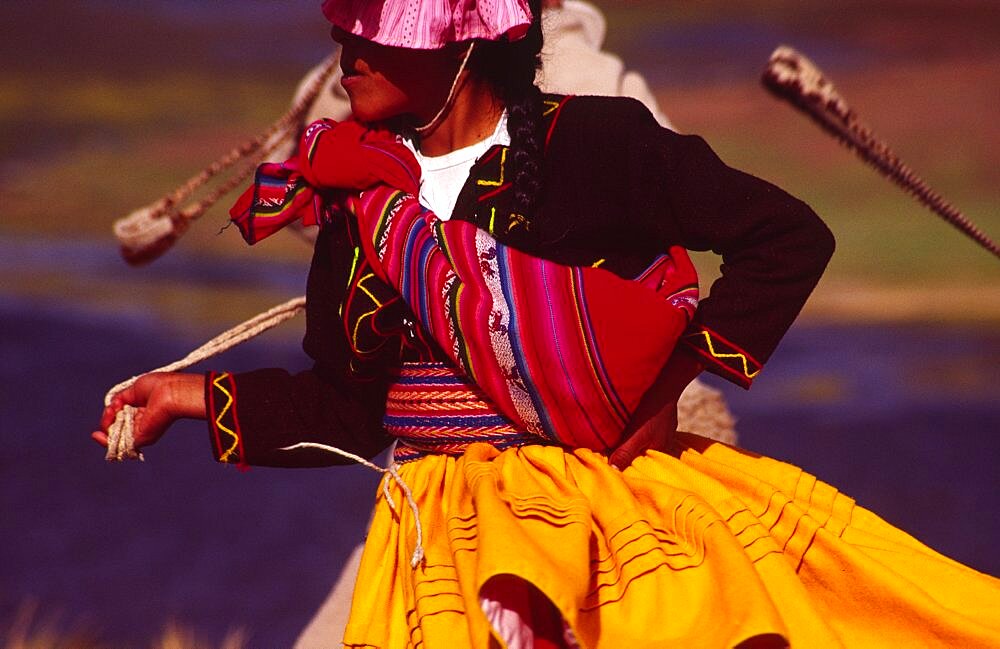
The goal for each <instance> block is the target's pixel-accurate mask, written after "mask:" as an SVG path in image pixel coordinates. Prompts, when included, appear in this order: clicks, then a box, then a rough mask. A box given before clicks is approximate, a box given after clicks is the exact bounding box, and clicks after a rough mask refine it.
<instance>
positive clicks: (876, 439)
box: [0, 298, 1000, 647]
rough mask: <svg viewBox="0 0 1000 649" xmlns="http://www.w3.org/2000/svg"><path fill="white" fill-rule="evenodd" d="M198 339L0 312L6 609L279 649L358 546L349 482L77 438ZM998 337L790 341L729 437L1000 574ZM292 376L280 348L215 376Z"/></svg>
mask: <svg viewBox="0 0 1000 649" xmlns="http://www.w3.org/2000/svg"><path fill="white" fill-rule="evenodd" d="M199 342H201V341H200V340H198V339H196V336H194V335H193V334H191V333H183V332H179V331H177V330H174V329H168V328H166V327H165V326H164V325H162V324H157V323H156V322H155V321H153V320H152V319H149V318H145V317H143V316H141V315H131V316H127V317H123V316H107V315H99V314H96V313H94V312H92V311H90V310H85V309H79V308H73V307H57V306H52V305H51V304H47V303H44V302H28V301H25V300H15V299H12V298H2V299H0V358H2V361H3V362H2V363H0V408H2V412H3V420H2V422H3V423H2V430H0V441H2V443H3V448H4V453H3V454H0V473H2V475H3V490H2V495H0V509H2V512H3V514H2V517H0V538H3V539H4V560H3V561H2V562H0V583H2V584H3V588H2V589H0V611H4V615H5V616H6V615H8V614H9V612H10V611H13V610H15V609H16V608H17V607H18V606H19V605H21V603H23V602H24V601H27V600H28V599H30V598H37V599H38V601H40V602H42V603H44V606H45V609H46V611H50V612H58V613H59V614H61V615H62V616H63V619H65V620H68V621H72V622H81V621H82V622H83V623H85V624H87V625H89V626H90V627H91V628H94V629H97V630H99V631H100V632H101V633H102V634H103V637H104V638H106V639H107V640H109V641H112V642H116V643H117V642H121V643H123V644H125V645H126V646H136V645H145V644H146V643H147V642H148V639H149V638H150V637H151V636H152V635H155V634H156V633H157V632H158V630H159V629H161V628H162V627H163V624H164V622H165V621H166V620H168V619H170V618H176V619H177V620H179V621H181V622H182V623H183V624H185V625H187V626H190V627H193V628H195V629H196V630H197V631H199V632H200V633H202V634H203V635H204V636H205V637H207V638H209V639H213V640H215V641H218V640H219V639H220V638H221V637H222V636H223V635H224V634H225V632H226V631H227V630H228V629H230V628H233V627H242V628H245V629H247V630H248V631H249V632H250V633H251V634H252V635H251V645H252V646H262V647H279V646H288V645H289V644H290V643H291V641H292V640H293V639H294V637H295V636H296V634H297V632H298V631H299V630H300V629H301V628H302V627H303V626H304V625H305V623H306V622H307V620H308V619H309V617H310V615H311V614H312V613H313V612H314V610H315V609H316V608H317V607H318V605H319V604H320V602H321V601H322V599H323V598H324V596H325V594H326V592H327V590H328V588H329V587H330V585H331V584H332V583H333V580H334V577H335V575H336V574H337V570H338V565H339V562H340V561H341V560H342V558H343V557H344V556H345V555H346V553H347V551H348V549H349V548H350V547H351V546H352V544H353V543H355V542H356V541H357V540H358V539H359V538H360V537H361V535H362V530H363V525H364V522H365V520H366V518H367V513H368V505H369V502H370V500H371V495H372V493H373V489H374V485H375V477H374V474H369V473H367V470H364V469H360V468H336V469H328V470H268V469H253V470H251V471H250V472H248V473H240V472H238V471H236V470H234V469H232V468H230V467H222V466H219V465H217V464H215V463H214V462H213V461H212V460H211V458H210V455H209V450H208V441H207V433H206V431H205V428H204V426H203V425H202V424H198V423H194V422H187V423H185V424H184V425H180V426H178V427H177V428H175V429H174V430H173V431H172V432H171V433H170V434H169V435H168V436H167V437H166V438H165V439H164V440H163V441H162V442H161V443H160V444H158V445H157V446H156V447H154V448H152V449H150V450H149V452H148V454H147V455H148V461H147V462H145V463H144V464H126V465H113V466H112V465H107V464H105V463H104V461H103V459H102V453H101V450H100V449H99V448H97V447H96V446H95V445H93V443H92V442H91V441H90V440H89V439H88V433H89V431H90V430H91V429H92V427H93V425H94V423H95V421H96V419H97V416H98V414H99V411H100V409H101V403H100V402H101V398H102V396H103V392H104V390H105V389H107V388H108V387H110V386H111V385H113V384H115V383H116V382H118V381H119V380H121V379H122V378H125V377H127V376H130V375H132V374H135V373H138V372H142V371H144V370H146V369H149V368H151V367H156V366H159V365H161V364H163V363H165V362H168V361H169V360H173V359H174V358H176V357H180V356H181V355H183V354H184V353H186V352H187V351H188V350H189V349H190V348H191V347H193V346H194V345H196V344H197V343H199ZM998 360H1000V332H997V331H985V330H977V329H969V328H960V327H930V326H925V327H903V328H895V329H892V328H862V327H809V326H798V327H796V328H794V329H793V330H792V331H791V332H790V333H789V335H788V337H787V338H786V339H785V341H784V342H783V344H782V347H781V348H780V349H779V351H778V353H777V354H776V355H775V357H774V358H773V359H772V362H771V363H770V365H769V368H768V370H767V372H766V373H765V374H764V375H762V377H761V378H760V379H759V381H758V384H757V385H756V386H755V387H754V389H753V391H752V392H749V393H744V392H742V391H740V390H738V389H735V388H734V389H728V388H726V391H727V397H728V398H729V400H730V403H731V404H732V406H733V409H734V410H735V411H736V413H737V415H738V416H739V418H740V421H739V430H740V434H741V436H742V442H743V445H744V446H745V447H747V448H749V449H752V450H754V451H757V452H762V453H765V454H768V455H772V456H775V457H778V458H781V459H786V460H789V461H792V462H794V463H796V464H799V465H801V466H803V467H804V468H805V469H807V470H808V471H810V472H812V473H815V474H817V475H818V476H820V477H821V478H822V479H824V480H827V481H829V482H832V483H833V484H835V485H837V486H838V487H840V488H841V489H842V490H843V491H845V492H847V493H849V494H851V495H853V496H854V497H856V498H857V499H858V500H859V502H860V503H861V504H863V505H865V506H868V507H870V508H872V509H874V510H875V511H877V512H879V513H880V514H882V515H883V516H884V517H885V518H887V519H888V520H889V521H890V522H892V523H894V524H896V525H898V526H900V527H902V528H903V529H905V530H907V531H910V532H911V533H913V534H915V535H916V536H918V537H919V538H921V539H922V540H924V541H925V542H927V543H929V544H930V545H931V546H933V547H935V548H936V549H938V550H941V551H943V552H945V553H946V554H949V555H951V556H953V557H955V558H957V559H959V560H961V561H963V562H966V563H969V564H971V565H973V566H975V567H977V568H978V569H980V570H984V571H987V572H990V573H992V574H997V573H1000V560H998V557H997V554H996V552H995V551H994V549H993V546H994V544H995V543H996V541H997V540H998V539H1000V523H998V521H997V518H996V516H995V512H996V511H997V510H998V509H1000V490H998V489H997V487H998V486H1000V485H998V479H997V471H996V465H997V462H998V460H1000V436H998V435H997V433H998V432H1000V408H998V407H997V405H996V404H997V403H1000V362H998ZM263 365H279V366H286V367H290V368H293V369H294V368H296V367H302V366H304V365H305V359H304V358H303V357H302V356H301V353H300V352H299V350H298V348H297V345H296V344H294V343H289V342H282V341H281V337H280V336H278V337H277V338H275V337H270V338H268V339H267V340H265V341H260V342H255V343H251V344H250V345H248V346H247V347H245V348H244V349H241V350H239V351H235V352H230V353H229V355H228V356H225V357H223V358H220V359H218V360H217V361H215V362H213V366H215V367H225V368H231V369H242V368H250V367H257V366H263Z"/></svg>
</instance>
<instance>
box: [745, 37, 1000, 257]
mask: <svg viewBox="0 0 1000 649" xmlns="http://www.w3.org/2000/svg"><path fill="white" fill-rule="evenodd" d="M761 82H762V83H763V84H764V86H765V87H766V88H767V89H768V90H769V91H770V92H771V93H772V94H774V95H775V96H776V97H778V98H779V99H784V100H785V101H788V102H789V103H791V104H792V105H793V106H795V107H796V108H798V109H799V110H801V111H802V112H804V113H806V114H807V115H808V116H809V117H811V118H812V119H813V120H814V121H815V122H816V123H817V124H819V125H820V126H821V127H822V128H823V130H825V131H826V132H828V133H830V134H831V135H833V136H834V137H836V138H837V139H839V140H840V141H841V142H842V143H843V144H844V145H846V146H847V147H848V148H849V149H853V150H854V151H855V152H856V153H857V154H858V155H859V156H860V157H861V159H862V160H864V161H865V162H867V163H868V164H870V165H872V166H873V167H875V168H876V169H877V170H878V171H879V173H881V174H882V175H884V176H886V177H887V178H888V179H889V180H891V181H892V182H894V183H896V184H897V185H899V186H900V187H902V188H903V189H904V190H905V191H906V192H908V193H910V194H912V195H913V196H914V197H916V198H917V200H919V201H920V202H921V203H923V204H924V205H926V206H927V207H929V208H930V209H931V211H933V212H934V213H935V214H937V215H938V216H940V217H941V218H943V219H944V220H945V221H947V222H948V223H951V224H952V225H953V226H955V227H956V228H958V229H959V230H961V231H962V232H963V233H964V234H966V235H967V236H969V237H971V238H972V239H973V240H974V241H976V243H978V244H979V245H981V246H982V247H983V248H986V249H987V250H988V251H990V252H991V253H993V255H995V256H996V257H1000V246H998V245H997V244H996V242H994V241H993V240H992V239H990V238H989V237H988V236H986V234H985V233H984V232H983V231H982V230H980V229H979V228H978V227H977V226H976V225H975V224H974V223H973V222H972V221H971V220H970V219H969V218H968V217H966V216H965V215H964V214H962V213H961V212H960V211H959V210H958V209H956V208H955V207H954V206H952V205H951V204H950V203H948V202H947V201H946V200H945V199H944V198H942V197H941V195H940V194H938V193H937V192H935V191H934V190H932V189H931V188H930V187H929V186H928V185H927V183H925V182H924V181H923V180H921V179H920V178H919V177H918V176H917V174H916V173H914V172H913V170H912V169H910V167H908V166H907V165H906V164H904V163H903V161H902V160H900V159H899V156H897V155H896V153H895V152H894V151H893V150H892V149H890V148H889V146H888V145H887V144H885V142H883V141H882V140H880V139H879V138H877V137H876V136H875V134H874V133H873V132H872V131H871V129H869V128H868V127H867V126H865V125H864V124H862V123H861V120H860V119H858V116H857V114H856V113H855V112H854V110H853V109H851V107H850V106H848V105H847V102H846V101H845V100H844V98H843V97H841V96H840V94H839V93H838V92H837V89H836V88H834V86H833V83H831V82H830V80H829V79H827V78H826V77H825V76H823V73H822V71H820V69H819V68H818V67H816V65H815V64H814V63H813V62H812V61H810V60H809V59H807V58H806V57H804V56H803V55H802V54H800V53H798V52H797V51H795V50H794V49H792V48H791V47H788V46H785V45H783V46H781V47H779V48H778V49H776V50H775V51H774V53H773V54H771V60H770V61H769V63H768V65H767V68H766V69H765V70H764V74H763V76H762V77H761Z"/></svg>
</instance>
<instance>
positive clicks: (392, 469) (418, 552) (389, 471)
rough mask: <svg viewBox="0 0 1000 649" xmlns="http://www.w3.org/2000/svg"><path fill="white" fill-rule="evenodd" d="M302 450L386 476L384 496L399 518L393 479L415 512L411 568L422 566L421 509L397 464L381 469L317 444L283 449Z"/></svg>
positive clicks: (422, 531)
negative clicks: (391, 487) (335, 457)
mask: <svg viewBox="0 0 1000 649" xmlns="http://www.w3.org/2000/svg"><path fill="white" fill-rule="evenodd" d="M302 448H313V449H318V450H321V451H327V452H329V453H335V454H337V455H340V456H342V457H345V458H347V459H349V460H353V461H354V462H357V463H358V464H360V465H361V466H365V467H368V468H369V469H372V470H373V471H378V472H379V473H381V474H383V475H384V476H385V480H384V481H383V482H382V494H383V495H384V496H385V500H386V502H387V503H389V507H390V508H391V509H392V511H393V513H395V514H396V515H397V516H398V515H399V514H398V512H397V511H396V502H395V501H394V500H393V499H392V494H390V493H389V479H390V478H391V479H392V480H393V482H395V483H396V484H397V485H398V486H399V488H400V490H401V491H402V492H403V495H405V496H406V502H407V503H408V504H409V505H410V511H412V512H413V520H414V524H415V527H416V530H417V545H416V547H415V548H414V549H413V555H412V556H411V557H410V567H412V568H416V567H417V566H419V565H420V562H421V561H423V560H424V530H423V526H422V525H421V524H420V508H419V507H417V501H416V499H415V498H414V497H413V491H412V490H411V489H410V487H409V485H407V484H406V482H405V481H404V480H403V478H402V477H401V476H400V475H399V467H398V465H397V464H395V463H393V464H390V465H389V466H388V467H381V466H379V465H377V464H373V463H371V462H369V461H368V460H366V459H364V458H363V457H361V456H360V455H355V454H354V453H349V452H347V451H345V450H343V449H339V448H337V447H336V446H328V445H327V444H319V443H317V442H299V443H298V444H292V445H291V446H285V447H282V448H281V449H280V450H282V451H294V450H297V449H302Z"/></svg>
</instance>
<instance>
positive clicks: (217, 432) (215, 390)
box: [208, 372, 246, 465]
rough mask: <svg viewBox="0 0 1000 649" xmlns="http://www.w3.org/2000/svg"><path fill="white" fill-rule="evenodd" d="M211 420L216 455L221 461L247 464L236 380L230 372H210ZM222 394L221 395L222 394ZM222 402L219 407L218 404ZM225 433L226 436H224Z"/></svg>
mask: <svg viewBox="0 0 1000 649" xmlns="http://www.w3.org/2000/svg"><path fill="white" fill-rule="evenodd" d="M208 378H209V385H210V386H211V391H210V397H209V401H210V403H209V409H210V411H211V417H210V420H211V422H212V431H213V433H214V436H213V441H214V442H215V451H216V456H217V458H218V460H219V462H226V463H228V464H241V465H242V464H245V463H246V462H245V454H244V452H243V438H242V434H241V432H240V422H239V418H238V417H237V416H236V381H235V380H234V379H233V375H232V374H230V373H229V372H223V373H221V374H217V373H215V372H211V373H209V377H208ZM220 395H221V396H220ZM220 403H221V404H222V407H221V408H219V407H218V405H219V404H220ZM223 435H225V437H223Z"/></svg>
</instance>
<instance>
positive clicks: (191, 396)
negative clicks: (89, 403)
mask: <svg viewBox="0 0 1000 649" xmlns="http://www.w3.org/2000/svg"><path fill="white" fill-rule="evenodd" d="M126 405H129V406H134V407H136V408H138V410H137V411H136V413H135V429H134V430H133V437H134V439H135V446H136V448H141V447H143V446H149V445H150V444H153V443H155V442H156V440H158V439H160V437H162V436H163V434H164V433H165V432H167V428H169V427H170V425H171V424H172V423H174V422H175V421H176V420H178V419H182V418H185V417H191V418H195V419H204V418H205V417H206V416H207V415H206V413H205V411H206V406H205V377H204V376H202V375H201V374H179V373H166V372H156V373H152V374H146V375H144V376H141V377H139V380H137V381H136V382H135V383H134V384H133V385H132V386H131V387H129V388H125V389H124V390H122V391H121V392H119V393H118V394H116V395H115V396H114V397H113V398H112V400H111V405H110V406H108V407H107V408H105V409H104V412H103V413H102V414H101V423H100V428H101V429H100V430H97V431H94V432H93V433H91V434H90V436H91V438H93V440H94V441H95V442H97V443H98V444H100V445H101V446H105V447H106V446H107V445H108V429H109V428H110V427H111V424H112V423H114V421H115V416H116V415H117V414H118V411H119V410H121V409H122V408H123V407H125V406H126Z"/></svg>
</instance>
